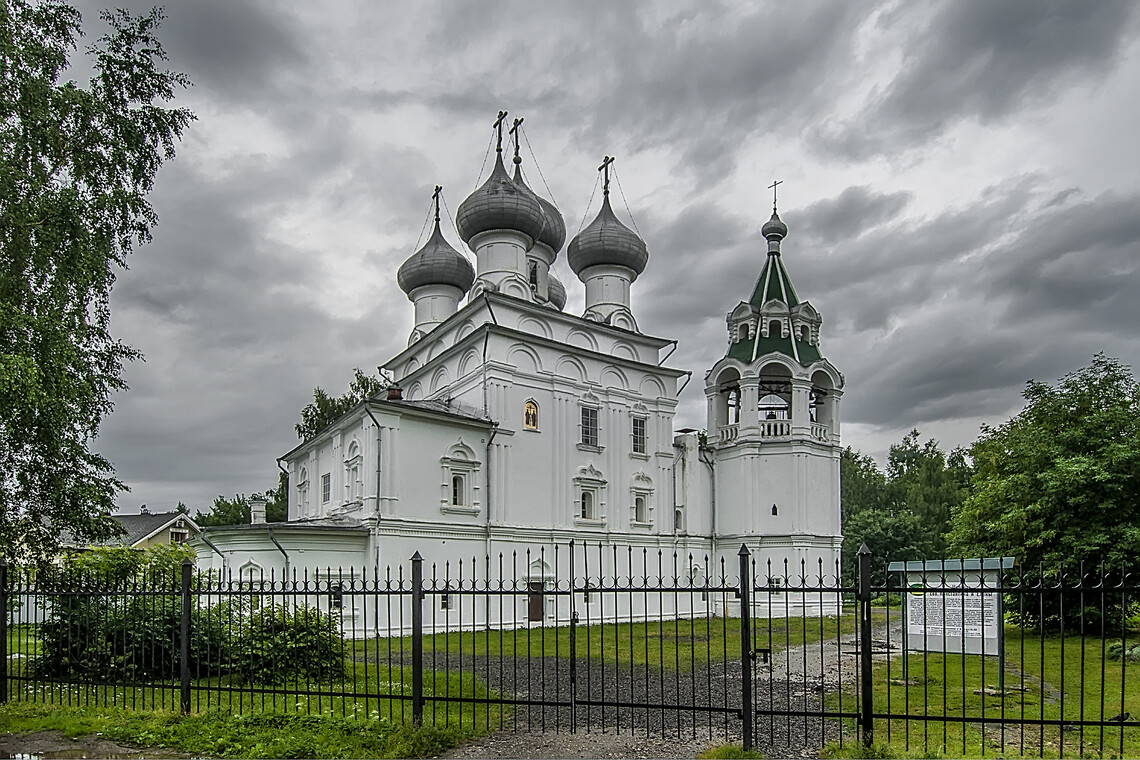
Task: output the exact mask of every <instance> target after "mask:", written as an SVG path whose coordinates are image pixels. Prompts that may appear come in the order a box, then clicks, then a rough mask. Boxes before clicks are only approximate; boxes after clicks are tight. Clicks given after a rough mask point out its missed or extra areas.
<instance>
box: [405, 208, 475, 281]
mask: <svg viewBox="0 0 1140 760" xmlns="http://www.w3.org/2000/svg"><path fill="white" fill-rule="evenodd" d="M396 281H397V282H398V283H399V284H400V290H402V291H404V293H406V294H408V295H411V293H412V291H413V290H415V289H416V288H419V287H422V286H424V285H451V286H452V287H456V288H459V289H460V290H461V291H463V292H464V293H466V292H467V291H468V290H470V289H471V284H472V283H473V282H475V269H474V268H473V267H472V266H471V262H470V261H468V260H467V259H466V258H464V256H463V255H462V254H461V253H459V251H457V250H455V249H454V248H452V247H451V246H450V245H448V243H447V241H446V240H444V238H443V233H442V232H440V229H439V217H438V216H436V219H435V229H434V230H433V231H432V233H431V237H430V238H428V241H427V242H426V243H424V246H423V248H421V249H419V250H418V251H416V252H415V253H413V254H412V255H411V256H410V257H409V258H408V260H407V261H405V262H404V263H403V264H401V265H400V270H399V271H398V272H397V273H396Z"/></svg>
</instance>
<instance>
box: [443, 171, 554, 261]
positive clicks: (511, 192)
mask: <svg viewBox="0 0 1140 760" xmlns="http://www.w3.org/2000/svg"><path fill="white" fill-rule="evenodd" d="M455 223H456V226H457V227H458V228H459V234H460V236H461V237H462V238H463V242H465V243H467V244H469V245H470V243H471V240H472V239H473V238H474V237H475V236H476V235H478V234H479V233H480V232H487V231H489V230H496V229H508V230H518V231H519V232H522V233H524V234H526V235H528V236H529V237H530V238H531V239H532V240H539V239H540V238H541V237H542V233H543V230H544V229H545V228H546V225H547V218H546V212H545V211H544V210H543V207H542V204H540V203H539V202H538V196H536V195H535V194H534V193H533V192H532V191H531V190H530V189H529V188H528V189H527V190H525V191H524V190H523V189H522V188H520V187H519V186H518V185H516V184H515V183H514V180H512V179H511V177H510V175H508V174H507V169H506V167H505V166H503V155H502V151H501V150H500V151H498V152H497V154H496V156H495V168H494V169H492V170H491V176H490V177H488V178H487V181H486V182H484V183H483V184H482V185H481V186H480V187H479V188H478V189H477V190H475V192H473V193H471V195H469V196H467V198H466V200H464V201H463V203H460V204H459V210H458V212H457V213H456V215H455Z"/></svg>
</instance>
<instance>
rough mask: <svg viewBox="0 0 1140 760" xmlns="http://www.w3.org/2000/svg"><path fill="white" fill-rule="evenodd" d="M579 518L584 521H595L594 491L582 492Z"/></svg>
mask: <svg viewBox="0 0 1140 760" xmlns="http://www.w3.org/2000/svg"><path fill="white" fill-rule="evenodd" d="M578 516H579V517H581V518H582V519H583V520H593V519H594V492H593V491H586V490H583V491H582V496H581V499H580V501H579V511H578Z"/></svg>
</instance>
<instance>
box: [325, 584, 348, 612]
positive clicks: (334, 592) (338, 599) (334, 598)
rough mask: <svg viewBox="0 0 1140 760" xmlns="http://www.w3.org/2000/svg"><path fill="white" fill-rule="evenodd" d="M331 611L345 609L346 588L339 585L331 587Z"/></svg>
mask: <svg viewBox="0 0 1140 760" xmlns="http://www.w3.org/2000/svg"><path fill="white" fill-rule="evenodd" d="M329 609H331V610H340V609H344V587H343V586H342V585H340V584H339V583H332V584H330V585H329Z"/></svg>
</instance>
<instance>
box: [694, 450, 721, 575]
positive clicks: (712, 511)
mask: <svg viewBox="0 0 1140 760" xmlns="http://www.w3.org/2000/svg"><path fill="white" fill-rule="evenodd" d="M706 453H708V452H707V450H705V449H702V448H700V439H698V440H697V456H698V457H700V459H701V461H702V462H704V463H705V464H706V465H707V466H708V468H709V485H710V486H711V488H712V490H711V496H710V498H709V520H710V522H711V523H712V525H711V527H712V530H710V531H709V536H710V537H711V541H712V556H713V561H714V562H715V561H716V528H717V526H716V460H714V459H713V458H712V456H711V454H710V456H709V458H708V459H705V457H704V455H705V454H706Z"/></svg>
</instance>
